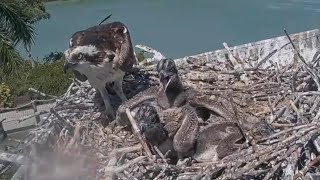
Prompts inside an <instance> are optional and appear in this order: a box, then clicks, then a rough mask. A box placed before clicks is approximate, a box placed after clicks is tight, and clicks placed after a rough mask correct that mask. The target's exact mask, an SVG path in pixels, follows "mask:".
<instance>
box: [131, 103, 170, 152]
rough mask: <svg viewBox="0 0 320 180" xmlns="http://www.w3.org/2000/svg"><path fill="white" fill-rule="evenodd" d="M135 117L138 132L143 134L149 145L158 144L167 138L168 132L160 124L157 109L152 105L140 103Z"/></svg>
mask: <svg viewBox="0 0 320 180" xmlns="http://www.w3.org/2000/svg"><path fill="white" fill-rule="evenodd" d="M135 118H136V119H137V121H138V126H139V129H140V132H141V133H142V134H144V135H145V137H146V139H147V141H148V142H149V143H150V144H151V145H153V146H159V145H161V144H162V143H163V142H164V141H165V140H166V139H167V138H168V132H167V131H166V130H165V129H164V126H163V125H162V124H161V122H160V118H159V116H158V114H157V111H156V109H155V107H153V106H152V105H149V104H142V105H140V107H139V110H138V112H137V114H136V115H135Z"/></svg>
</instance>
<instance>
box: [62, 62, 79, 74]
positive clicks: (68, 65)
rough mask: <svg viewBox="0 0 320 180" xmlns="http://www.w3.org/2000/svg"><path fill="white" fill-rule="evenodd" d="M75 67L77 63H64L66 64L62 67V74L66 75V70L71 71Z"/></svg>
mask: <svg viewBox="0 0 320 180" xmlns="http://www.w3.org/2000/svg"><path fill="white" fill-rule="evenodd" d="M75 65H77V63H74V62H69V61H66V62H65V63H64V66H63V71H64V73H65V74H66V73H67V70H68V69H71V68H72V67H74V66H75Z"/></svg>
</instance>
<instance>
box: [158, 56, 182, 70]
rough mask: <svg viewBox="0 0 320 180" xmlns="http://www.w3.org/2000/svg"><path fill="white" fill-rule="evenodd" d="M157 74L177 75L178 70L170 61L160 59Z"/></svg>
mask: <svg viewBox="0 0 320 180" xmlns="http://www.w3.org/2000/svg"><path fill="white" fill-rule="evenodd" d="M157 71H158V73H161V72H162V73H164V72H167V73H168V72H170V73H177V72H178V70H177V68H176V64H175V62H174V61H173V60H172V59H162V60H160V61H159V62H158V64H157Z"/></svg>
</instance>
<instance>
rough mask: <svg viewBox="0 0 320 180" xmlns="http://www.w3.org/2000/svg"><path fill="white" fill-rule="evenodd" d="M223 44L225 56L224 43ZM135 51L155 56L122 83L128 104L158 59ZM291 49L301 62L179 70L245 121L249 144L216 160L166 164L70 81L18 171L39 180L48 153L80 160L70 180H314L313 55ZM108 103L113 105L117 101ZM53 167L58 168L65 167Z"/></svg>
mask: <svg viewBox="0 0 320 180" xmlns="http://www.w3.org/2000/svg"><path fill="white" fill-rule="evenodd" d="M287 37H288V38H289V39H288V40H289V43H290V44H291V45H293V47H294V44H293V43H292V41H291V39H290V37H289V36H287ZM224 46H225V48H226V49H227V50H228V51H229V53H231V52H230V49H229V47H228V45H227V44H226V43H224ZM137 47H138V48H141V49H143V50H145V51H148V52H151V53H153V54H154V57H153V58H151V59H148V61H150V63H149V65H147V64H140V65H139V66H138V67H139V68H140V71H138V72H134V73H133V74H131V75H129V76H130V77H131V79H130V80H126V82H125V83H124V89H125V90H126V91H125V92H126V94H127V95H128V97H129V98H130V97H132V96H133V95H135V94H137V93H138V92H140V91H141V90H143V89H145V88H147V87H148V86H155V85H158V81H157V78H158V77H157V73H156V72H155V67H154V66H155V64H156V62H157V61H158V60H160V59H162V58H164V56H163V55H162V54H161V53H159V52H157V51H156V50H153V49H152V48H149V47H147V46H142V45H138V46H137ZM294 49H295V51H296V54H297V57H296V58H299V60H298V59H296V60H292V63H291V64H288V65H287V66H286V67H282V68H270V69H263V68H261V65H262V64H263V63H265V62H267V61H268V58H270V57H271V56H272V55H274V54H275V53H277V51H278V50H274V51H272V52H271V53H270V54H269V55H267V56H266V57H262V58H261V59H260V60H259V62H258V63H257V64H256V65H255V66H252V67H250V68H248V67H247V68H243V67H244V66H242V64H243V63H245V62H246V61H247V60H243V59H240V58H238V57H235V56H232V58H231V59H232V60H231V61H232V62H225V63H224V64H221V63H216V61H214V60H212V59H207V60H203V59H202V60H201V61H197V59H189V60H187V62H188V65H187V66H185V65H181V66H180V65H178V69H179V74H180V76H181V79H182V81H183V83H184V84H185V85H186V86H189V87H193V88H196V89H197V90H199V91H201V92H202V93H203V94H204V95H208V98H209V97H210V96H215V95H219V94H228V95H229V96H230V97H231V98H232V99H233V101H234V104H235V107H234V109H235V110H236V112H237V115H238V116H239V117H242V119H244V120H245V122H242V124H243V127H242V126H241V128H242V130H243V131H244V132H245V133H246V135H247V136H248V137H247V140H248V139H250V141H249V144H248V145H247V146H245V147H243V148H242V149H240V150H239V151H237V152H235V153H234V154H231V155H229V156H227V157H225V158H223V159H222V160H219V161H215V162H206V163H196V162H192V163H191V165H185V166H177V165H175V164H172V163H170V162H171V161H170V159H168V158H167V157H166V155H163V154H162V153H161V152H160V151H159V150H158V149H157V147H154V148H152V149H155V151H151V150H150V149H149V147H148V145H147V142H146V140H145V139H144V138H143V136H142V135H141V134H140V132H139V130H138V128H137V127H136V126H135V125H136V122H135V120H134V119H133V118H132V116H131V114H130V112H129V110H127V114H128V116H129V119H130V122H131V124H132V127H133V128H132V129H133V132H132V129H130V128H126V127H118V126H115V125H114V124H113V123H110V124H109V122H110V121H109V120H108V119H105V116H104V112H103V109H104V108H103V107H102V106H101V102H99V101H100V100H99V97H98V96H96V91H95V89H93V88H92V87H91V86H90V84H88V82H79V81H77V80H76V79H74V81H73V83H72V84H71V85H70V87H69V88H68V90H67V92H66V93H65V94H64V95H62V96H59V97H52V96H49V95H47V96H49V97H52V98H54V100H55V101H56V102H55V106H54V107H52V108H51V109H50V112H46V113H49V116H48V118H47V119H42V120H41V121H40V122H39V124H38V125H37V127H36V128H35V129H33V130H32V131H30V135H29V136H28V138H26V140H25V141H24V143H21V145H20V146H19V147H18V148H20V149H23V151H24V152H25V153H24V154H23V155H24V156H25V157H26V158H25V159H26V162H24V163H22V164H23V165H22V166H21V167H22V168H25V167H28V168H27V170H26V171H27V172H26V173H27V174H28V177H31V179H32V178H33V179H37V177H39V176H40V175H41V173H42V172H41V170H39V168H40V167H41V166H43V165H41V163H43V161H44V162H48V160H47V158H48V155H47V154H46V155H43V154H41V153H43V152H48V153H49V152H50V153H52V152H55V153H58V156H59V157H69V156H71V157H72V158H73V159H72V160H70V161H68V162H69V163H70V162H73V161H74V162H75V163H76V164H77V165H80V164H81V163H78V161H79V159H85V160H86V161H85V162H86V163H84V164H85V165H86V166H81V167H77V169H74V170H70V172H69V173H70V174H68V173H66V174H67V175H66V177H69V176H70V177H73V178H74V179H76V178H77V177H78V176H81V177H82V178H84V175H83V174H85V175H86V176H88V179H116V178H119V179H170V178H177V179H186V178H187V179H237V178H243V179H245V178H249V179H250V178H251V179H284V178H288V179H299V178H301V179H303V178H304V177H306V176H308V177H312V175H313V174H318V173H320V168H319V163H320V162H319V161H320V157H319V153H320V152H319V150H320V140H319V138H318V136H319V132H320V121H319V119H320V92H319V91H318V86H319V78H318V74H319V67H318V65H317V64H318V61H319V53H316V54H315V55H314V58H313V59H312V60H309V61H308V60H305V59H303V57H301V55H300V54H299V49H296V47H294ZM310 64H311V65H310ZM275 66H276V65H275ZM33 91H34V92H37V93H40V92H38V91H36V90H33ZM112 99H113V100H114V102H115V105H114V106H115V107H117V106H118V105H119V102H118V99H116V98H113V97H112ZM117 102H118V103H117ZM41 113H43V112H37V114H41ZM37 114H35V115H37ZM20 120H21V121H23V120H24V118H21V119H20ZM44 147H45V148H44ZM50 153H49V154H50ZM0 159H3V158H1V157H0ZM3 160H5V159H3ZM19 162H20V161H19ZM52 164H54V165H56V166H63V167H64V166H65V165H66V162H63V163H60V162H52ZM73 166H74V165H72V167H73ZM69 167H71V165H70V166H69ZM31 171H32V173H30V172H31ZM61 171H62V170H61ZM35 172H37V173H35ZM56 173H59V172H56ZM63 173H65V172H63ZM63 173H62V172H60V174H63ZM68 175H69V176H68ZM41 177H42V176H41Z"/></svg>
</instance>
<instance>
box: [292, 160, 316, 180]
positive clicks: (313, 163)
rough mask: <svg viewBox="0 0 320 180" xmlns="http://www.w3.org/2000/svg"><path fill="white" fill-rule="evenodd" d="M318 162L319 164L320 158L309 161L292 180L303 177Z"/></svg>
mask: <svg viewBox="0 0 320 180" xmlns="http://www.w3.org/2000/svg"><path fill="white" fill-rule="evenodd" d="M318 162H320V156H317V157H316V158H315V159H314V160H312V161H310V162H309V163H308V164H307V165H306V166H305V167H304V168H303V169H302V170H300V171H299V172H298V173H297V174H296V175H295V176H294V177H293V179H298V178H299V177H302V176H304V175H305V174H306V173H307V172H308V171H309V169H310V168H311V167H312V166H314V165H315V164H317V163H318Z"/></svg>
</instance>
